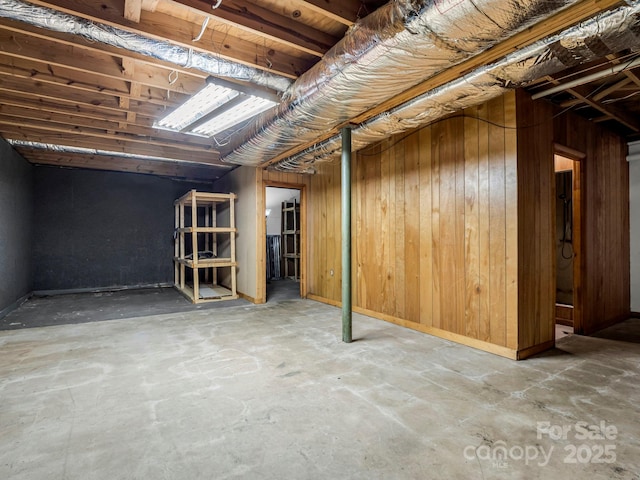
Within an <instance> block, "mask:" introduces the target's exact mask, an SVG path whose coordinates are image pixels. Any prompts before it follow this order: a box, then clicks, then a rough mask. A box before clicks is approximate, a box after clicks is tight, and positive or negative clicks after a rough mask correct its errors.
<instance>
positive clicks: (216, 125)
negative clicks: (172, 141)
mask: <svg viewBox="0 0 640 480" xmlns="http://www.w3.org/2000/svg"><path fill="white" fill-rule="evenodd" d="M274 105H276V102H274V101H272V100H266V99H264V98H261V97H254V96H253V95H249V96H247V99H246V100H245V101H243V102H242V103H240V104H239V105H236V106H235V107H233V108H231V109H229V110H227V111H226V112H223V113H221V114H220V115H217V116H215V117H214V118H212V119H211V120H209V121H208V122H206V123H203V124H202V125H200V126H199V127H197V128H194V129H193V130H192V132H193V133H197V134H200V135H206V136H208V137H212V136H214V135H216V134H217V133H220V132H223V131H224V130H226V129H228V128H231V127H233V126H234V125H237V124H238V123H240V122H244V121H245V120H248V119H249V118H251V117H253V116H255V115H258V114H259V113H262V112H264V111H265V110H268V109H269V108H271V107H273V106H274Z"/></svg>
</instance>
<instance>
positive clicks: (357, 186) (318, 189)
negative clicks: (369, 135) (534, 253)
mask: <svg viewBox="0 0 640 480" xmlns="http://www.w3.org/2000/svg"><path fill="white" fill-rule="evenodd" d="M514 103H515V97H514V96H513V95H508V96H506V97H505V98H504V99H503V98H501V99H498V100H496V101H494V102H492V103H491V104H489V105H483V106H480V107H477V108H473V109H469V110H467V111H465V118H462V116H460V115H457V116H454V117H452V118H449V119H445V120H442V121H438V122H436V123H434V124H433V125H431V126H429V127H425V128H422V129H420V130H419V131H415V132H410V133H406V134H403V135H402V136H396V137H392V138H390V139H388V140H385V141H383V142H380V143H379V144H377V145H375V146H372V147H369V148H367V149H366V150H364V151H362V152H361V153H359V154H357V155H356V156H355V158H354V163H353V176H352V178H353V182H354V183H353V214H354V218H353V229H354V234H353V238H354V247H353V249H354V250H353V251H354V260H353V262H354V265H353V269H354V272H355V273H354V278H355V284H354V296H353V300H354V306H356V307H360V308H363V309H365V310H368V311H372V312H376V313H378V314H380V315H381V316H382V317H385V318H390V319H399V320H401V321H403V322H405V323H406V324H407V325H416V328H418V326H421V327H422V328H436V329H439V330H438V331H445V332H451V333H452V334H459V335H462V336H467V337H469V338H473V339H478V340H482V341H485V342H492V343H494V344H496V345H500V346H505V345H506V344H507V341H508V339H511V337H512V336H513V332H516V331H517V326H513V325H509V326H508V325H507V320H508V319H509V320H510V321H513V322H516V321H517V315H509V316H507V312H508V311H512V310H513V309H514V305H517V298H513V297H514V296H516V295H517V277H516V278H514V277H515V274H514V272H517V250H514V245H517V230H516V228H515V227H508V226H507V221H508V219H510V220H511V221H514V220H517V218H518V216H517V205H518V203H517V201H515V199H514V198H508V195H514V194H515V191H516V190H515V186H514V185H511V186H507V185H506V182H507V181H510V182H515V177H516V173H517V172H516V151H515V149H516V142H515V133H514V131H513V127H514V122H515V120H514ZM478 117H479V118H478ZM505 122H510V126H511V128H512V130H511V131H509V130H508V129H505ZM509 135H510V136H509ZM336 165H337V163H336V164H335V165H320V166H319V167H318V173H317V174H316V175H314V176H312V177H310V180H309V182H310V188H309V191H310V196H311V197H312V200H311V203H310V208H312V209H313V214H310V218H313V219H314V220H313V222H310V228H311V229H312V230H313V231H311V232H309V237H310V238H313V243H314V244H315V245H318V248H316V249H315V250H314V249H313V247H310V252H311V253H310V258H311V260H310V261H311V262H314V264H315V267H314V268H320V265H333V264H335V262H334V260H333V259H332V258H331V256H332V255H339V252H340V246H339V243H338V242H339V235H331V234H329V233H327V229H329V228H331V226H332V225H335V226H336V227H335V228H337V226H338V225H339V223H334V221H333V220H332V219H334V220H335V219H339V189H336V190H335V191H333V189H332V188H331V183H332V182H333V183H338V182H339V175H340V172H339V167H338V168H336ZM327 175H333V176H334V177H333V178H332V179H328V178H327ZM332 199H333V200H332ZM319 217H321V218H322V219H323V220H322V221H318V220H317V218H319ZM323 244H326V246H323ZM330 244H333V246H331V245H330ZM512 280H513V282H512ZM327 282H328V279H327V278H323V277H322V276H318V275H314V277H313V279H312V280H311V285H310V290H309V291H310V293H311V294H315V295H318V296H321V297H324V298H327V299H328V300H330V301H333V302H339V301H340V298H339V290H338V289H336V290H330V289H328V288H327V285H326V284H327ZM510 296H511V297H512V298H509V297H510ZM507 332H511V333H510V335H509V336H507ZM509 341H510V343H511V344H510V345H509V346H510V348H512V349H514V350H515V348H516V347H517V346H516V345H513V344H512V343H514V342H513V341H511V340H509Z"/></svg>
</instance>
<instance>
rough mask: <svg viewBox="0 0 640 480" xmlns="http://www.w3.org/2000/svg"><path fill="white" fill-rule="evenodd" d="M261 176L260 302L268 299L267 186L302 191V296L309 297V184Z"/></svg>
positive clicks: (259, 202)
mask: <svg viewBox="0 0 640 480" xmlns="http://www.w3.org/2000/svg"><path fill="white" fill-rule="evenodd" d="M258 176H259V177H260V193H259V195H258V214H259V215H260V216H261V220H260V221H258V241H257V242H256V243H257V247H258V265H259V268H258V278H257V286H258V299H257V300H258V302H257V303H265V302H266V301H267V262H266V252H267V226H266V222H265V221H264V212H265V208H266V204H267V200H266V195H267V187H273V188H289V189H292V190H299V191H300V297H301V298H307V186H306V185H304V184H302V183H286V182H274V181H272V180H264V179H263V178H262V171H260V174H259V175H258Z"/></svg>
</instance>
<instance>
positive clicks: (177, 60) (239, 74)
mask: <svg viewBox="0 0 640 480" xmlns="http://www.w3.org/2000/svg"><path fill="white" fill-rule="evenodd" d="M0 17H4V18H9V19H11V20H16V21H18V22H23V23H28V24H29V25H33V26H35V27H39V28H45V29H47V30H52V31H54V32H63V33H72V34H75V35H80V36H82V37H84V38H86V39H88V40H90V41H92V42H99V43H103V44H105V45H111V46H112V47H117V48H122V49H124V50H128V51H131V52H135V53H139V54H141V55H145V56H147V57H152V58H156V59H158V60H163V61H166V62H169V63H173V64H175V65H180V66H182V67H185V68H194V69H196V70H200V71H202V72H205V73H208V74H210V75H215V76H218V77H227V78H233V79H236V80H243V81H247V82H252V83H255V84H257V85H262V86H264V87H268V88H271V89H273V90H277V91H279V92H282V91H284V90H286V89H287V88H288V87H289V86H290V85H291V80H290V79H288V78H286V77H282V76H279V75H273V74H271V73H268V72H264V71H262V70H260V69H257V68H252V67H249V66H246V65H242V64H240V63H235V62H231V61H229V60H225V59H223V58H220V57H218V56H215V55H211V54H208V53H203V52H198V51H195V50H193V49H190V48H186V47H181V46H179V45H174V44H172V43H169V42H165V41H160V40H156V39H153V38H149V37H146V36H143V35H140V34H137V33H131V32H128V31H126V30H123V29H119V28H115V27H112V26H110V25H105V24H100V23H95V22H92V21H89V20H86V19H84V18H80V17H76V16H73V15H68V14H65V13H61V12H59V11H57V10H53V9H50V8H46V7H39V6H36V5H33V4H30V3H26V2H22V1H20V0H0Z"/></svg>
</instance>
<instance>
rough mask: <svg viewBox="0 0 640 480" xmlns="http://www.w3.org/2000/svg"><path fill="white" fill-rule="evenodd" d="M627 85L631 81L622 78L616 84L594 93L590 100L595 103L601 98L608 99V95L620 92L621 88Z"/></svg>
mask: <svg viewBox="0 0 640 480" xmlns="http://www.w3.org/2000/svg"><path fill="white" fill-rule="evenodd" d="M629 83H631V79H630V78H623V79H622V80H620V81H619V82H616V83H614V84H613V85H611V86H610V87H608V88H605V89H604V90H601V91H600V92H598V93H596V94H595V95H594V96H593V97H592V98H593V100H595V101H596V102H597V101H600V100H602V99H603V98H605V97H608V96H609V95H611V94H612V93H613V92H617V91H618V90H620V89H621V88H622V87H624V86H625V85H627V84H629Z"/></svg>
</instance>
